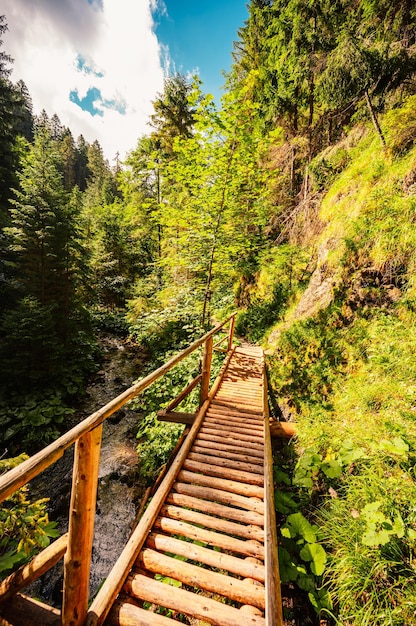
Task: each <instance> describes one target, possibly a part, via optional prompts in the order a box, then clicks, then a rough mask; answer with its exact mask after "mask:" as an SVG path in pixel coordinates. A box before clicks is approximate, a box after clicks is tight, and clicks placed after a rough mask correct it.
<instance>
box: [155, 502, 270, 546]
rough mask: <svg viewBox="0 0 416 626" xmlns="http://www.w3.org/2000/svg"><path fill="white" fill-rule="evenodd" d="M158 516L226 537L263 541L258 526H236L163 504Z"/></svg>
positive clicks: (262, 534) (226, 521) (260, 529)
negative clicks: (193, 525)
mask: <svg viewBox="0 0 416 626" xmlns="http://www.w3.org/2000/svg"><path fill="white" fill-rule="evenodd" d="M160 514H161V515H163V516H164V517H170V518H171V519H176V520H178V521H179V522H181V521H182V522H191V524H198V525H199V526H201V527H202V526H203V527H205V528H209V529H210V530H218V531H219V532H221V533H225V534H227V535H234V536H236V537H243V539H254V540H256V541H263V540H264V532H263V528H261V527H260V526H253V525H250V526H247V525H246V524H236V523H235V522H230V521H229V520H224V519H218V518H217V517H211V516H210V515H205V513H199V512H197V511H189V510H188V509H184V508H181V507H178V506H174V505H171V504H164V505H163V506H162V508H161V509H160Z"/></svg>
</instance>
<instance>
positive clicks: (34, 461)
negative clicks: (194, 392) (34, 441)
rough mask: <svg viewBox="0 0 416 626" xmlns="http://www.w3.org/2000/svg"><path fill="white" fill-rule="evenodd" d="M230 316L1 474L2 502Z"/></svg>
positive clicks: (222, 324) (197, 344)
mask: <svg viewBox="0 0 416 626" xmlns="http://www.w3.org/2000/svg"><path fill="white" fill-rule="evenodd" d="M231 317H232V316H230V317H229V318H228V319H226V320H225V321H224V322H222V323H221V324H218V325H217V326H215V328H213V329H212V330H210V331H209V332H208V333H206V334H205V335H204V336H203V337H200V338H199V339H197V340H196V341H194V342H193V343H191V344H190V345H189V346H188V347H187V348H186V349H185V350H182V352H179V353H178V354H176V355H175V356H173V357H172V358H171V359H170V360H169V361H167V362H166V363H164V364H163V365H162V366H161V367H159V368H158V369H157V370H155V371H154V372H151V373H150V374H149V375H148V376H146V377H145V378H142V379H141V380H139V381H138V382H137V383H136V384H135V385H133V386H132V387H129V389H127V390H126V391H124V392H123V393H121V394H120V395H119V396H117V397H116V398H114V399H113V400H111V401H110V402H108V403H107V404H106V405H105V406H103V407H102V408H101V409H99V410H98V411H95V413H92V414H91V415H90V416H89V417H87V418H86V419H85V420H83V421H82V422H80V423H79V424H78V425H77V426H75V427H74V428H72V429H71V430H69V431H68V432H67V433H65V434H64V435H62V436H61V437H59V438H58V439H56V441H54V442H53V443H51V444H50V445H49V446H46V448H43V450H40V452H38V453H37V454H34V455H33V456H31V457H30V458H29V459H27V460H26V461H24V462H23V463H20V465H18V466H17V467H15V468H13V469H12V470H10V471H9V472H7V473H6V474H4V475H3V476H1V477H0V502H2V501H3V500H5V499H6V498H8V497H9V496H10V495H11V494H12V493H14V492H15V491H16V490H17V489H19V487H22V486H23V485H25V484H26V483H28V482H29V481H30V480H32V478H34V477H35V476H37V475H38V474H40V473H41V472H42V471H43V470H45V469H46V468H47V467H49V466H50V465H52V464H53V463H55V461H57V460H58V459H59V458H61V456H62V455H63V453H64V452H65V450H66V449H67V448H69V447H70V446H71V445H72V444H73V443H75V441H77V439H79V437H81V436H82V435H84V434H85V433H87V432H89V431H90V430H93V429H94V428H96V427H97V426H99V425H100V424H102V422H103V421H104V420H105V419H107V417H110V415H112V414H113V413H115V412H116V411H117V410H118V409H120V408H121V407H122V406H124V405H125V404H126V403H127V402H128V401H129V400H131V399H132V398H135V397H136V396H137V395H138V394H139V393H141V392H142V391H144V390H145V389H147V387H149V386H150V385H151V384H152V383H153V382H154V381H155V380H157V379H158V378H160V377H161V376H163V375H164V374H165V373H166V372H168V371H169V370H171V369H172V368H173V367H174V366H175V365H177V364H178V363H180V362H181V361H182V360H183V359H185V358H186V357H187V356H188V354H191V353H192V352H194V350H196V349H197V348H199V347H200V346H202V344H204V343H205V342H206V341H207V339H208V337H212V336H213V335H215V334H216V333H217V332H218V331H219V330H220V329H221V328H222V327H223V326H225V325H226V324H227V323H228V322H229V321H230V320H231ZM230 356H231V355H230ZM218 385H219V383H218Z"/></svg>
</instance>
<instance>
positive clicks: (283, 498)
mask: <svg viewBox="0 0 416 626" xmlns="http://www.w3.org/2000/svg"><path fill="white" fill-rule="evenodd" d="M274 505H275V508H276V511H279V513H289V511H293V510H295V511H296V509H298V508H299V504H298V503H297V502H296V500H294V499H293V498H292V497H291V496H290V495H289V494H288V493H285V492H284V491H279V490H278V489H277V490H276V491H275V492H274Z"/></svg>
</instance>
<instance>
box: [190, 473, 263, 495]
mask: <svg viewBox="0 0 416 626" xmlns="http://www.w3.org/2000/svg"><path fill="white" fill-rule="evenodd" d="M178 480H179V481H182V482H184V483H191V484H192V485H200V486H202V487H211V488H213V489H221V491H230V492H231V493H236V494H238V495H240V496H246V497H247V498H260V499H263V496H264V488H263V487H259V486H258V485H249V484H247V483H242V482H237V481H236V480H227V479H225V478H215V477H213V476H212V477H211V476H203V475H202V474H196V473H195V472H189V471H188V470H181V471H180V472H179V474H178Z"/></svg>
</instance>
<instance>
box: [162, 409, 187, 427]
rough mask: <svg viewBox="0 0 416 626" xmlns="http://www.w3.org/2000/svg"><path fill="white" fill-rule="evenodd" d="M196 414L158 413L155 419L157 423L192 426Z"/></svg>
mask: <svg viewBox="0 0 416 626" xmlns="http://www.w3.org/2000/svg"><path fill="white" fill-rule="evenodd" d="M195 415H196V413H180V412H179V411H170V412H169V413H167V412H166V411H159V412H158V414H157V419H158V421H159V422H173V423H175V424H188V425H192V424H193V423H194V421H195Z"/></svg>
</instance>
